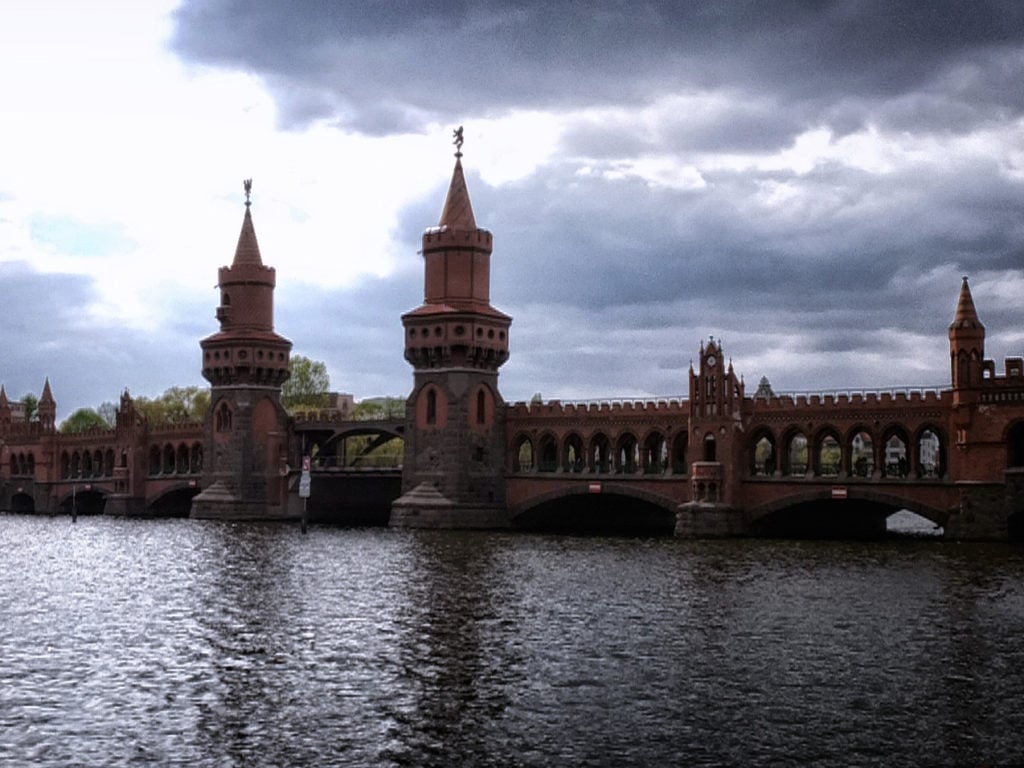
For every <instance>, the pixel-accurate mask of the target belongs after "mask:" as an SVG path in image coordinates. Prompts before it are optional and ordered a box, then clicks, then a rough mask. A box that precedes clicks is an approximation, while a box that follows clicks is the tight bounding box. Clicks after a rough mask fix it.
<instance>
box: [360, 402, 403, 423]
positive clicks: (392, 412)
mask: <svg viewBox="0 0 1024 768" xmlns="http://www.w3.org/2000/svg"><path fill="white" fill-rule="evenodd" d="M352 416H353V418H355V419H357V420H369V419H400V418H403V417H404V416H405V400H404V399H402V398H401V397H368V398H365V399H364V400H360V401H359V402H358V403H356V407H355V408H354V409H353V411H352Z"/></svg>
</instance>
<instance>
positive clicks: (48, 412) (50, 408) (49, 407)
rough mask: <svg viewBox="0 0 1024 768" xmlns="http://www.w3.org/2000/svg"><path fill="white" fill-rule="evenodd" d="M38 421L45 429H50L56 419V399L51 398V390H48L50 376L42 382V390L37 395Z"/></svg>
mask: <svg viewBox="0 0 1024 768" xmlns="http://www.w3.org/2000/svg"><path fill="white" fill-rule="evenodd" d="M37 407H38V413H39V423H40V424H41V425H42V427H43V429H45V430H52V429H53V426H54V422H55V421H56V420H57V401H56V400H54V399H53V392H51V391H50V377H49V376H47V377H46V380H45V381H44V382H43V392H42V394H41V395H39V405H38V406H37Z"/></svg>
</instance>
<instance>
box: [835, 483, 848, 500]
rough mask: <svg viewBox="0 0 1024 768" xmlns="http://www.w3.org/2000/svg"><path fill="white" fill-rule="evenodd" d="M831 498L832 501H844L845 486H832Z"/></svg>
mask: <svg viewBox="0 0 1024 768" xmlns="http://www.w3.org/2000/svg"><path fill="white" fill-rule="evenodd" d="M832 498H833V499H845V498H846V486H845V485H833V486H832Z"/></svg>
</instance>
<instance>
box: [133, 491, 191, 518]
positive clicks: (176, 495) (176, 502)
mask: <svg viewBox="0 0 1024 768" xmlns="http://www.w3.org/2000/svg"><path fill="white" fill-rule="evenodd" d="M197 493H199V489H198V488H175V489H174V490H171V491H168V492H167V493H165V494H163V495H162V496H160V497H158V498H156V499H154V500H153V501H152V502H151V503H150V505H149V506H148V507H147V508H146V514H148V515H150V516H152V517H188V516H189V513H190V512H191V511H192V497H194V496H195V495H196V494H197Z"/></svg>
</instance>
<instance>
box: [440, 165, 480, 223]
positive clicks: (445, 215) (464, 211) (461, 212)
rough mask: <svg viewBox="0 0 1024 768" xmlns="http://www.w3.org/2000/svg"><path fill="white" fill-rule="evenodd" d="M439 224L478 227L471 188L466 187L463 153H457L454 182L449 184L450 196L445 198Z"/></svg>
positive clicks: (453, 174)
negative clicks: (463, 171)
mask: <svg viewBox="0 0 1024 768" xmlns="http://www.w3.org/2000/svg"><path fill="white" fill-rule="evenodd" d="M438 225H439V226H442V227H447V228H448V229H462V230H472V229H476V228H477V226H476V218H475V217H474V216H473V205H472V203H470V202H469V190H468V189H467V188H466V177H465V176H464V175H463V173H462V153H461V152H456V153H455V170H454V171H453V172H452V183H451V184H449V185H448V196H447V197H446V198H445V200H444V209H443V210H442V211H441V221H439V222H438Z"/></svg>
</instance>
